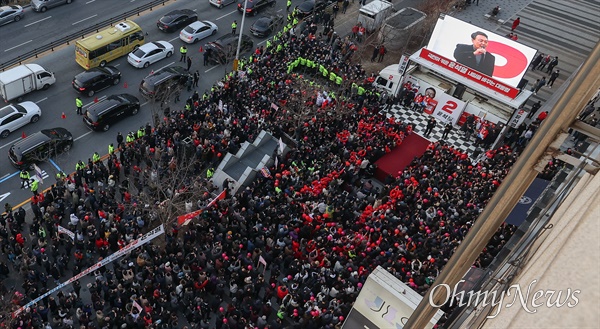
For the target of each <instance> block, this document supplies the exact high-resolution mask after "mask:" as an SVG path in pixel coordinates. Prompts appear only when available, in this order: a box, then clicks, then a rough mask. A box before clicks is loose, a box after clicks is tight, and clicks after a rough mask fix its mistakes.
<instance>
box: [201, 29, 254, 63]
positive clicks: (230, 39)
mask: <svg viewBox="0 0 600 329" xmlns="http://www.w3.org/2000/svg"><path fill="white" fill-rule="evenodd" d="M238 38H239V35H233V34H231V33H228V34H225V35H223V36H221V37H220V38H218V39H217V40H215V41H213V42H209V43H207V44H206V45H204V50H205V51H209V52H210V55H209V57H208V61H209V62H210V63H213V64H224V63H227V62H229V61H230V60H232V59H233V58H234V57H235V54H236V51H237V45H238ZM252 48H254V41H252V38H250V36H248V35H246V34H242V44H241V47H240V54H242V53H245V52H247V51H250V50H252Z"/></svg>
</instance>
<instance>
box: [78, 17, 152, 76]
mask: <svg viewBox="0 0 600 329" xmlns="http://www.w3.org/2000/svg"><path fill="white" fill-rule="evenodd" d="M143 44H144V32H142V29H141V28H140V26H139V25H137V24H136V23H134V22H133V21H129V20H126V21H123V22H121V23H119V24H117V25H115V26H112V27H109V28H107V29H104V30H102V31H100V32H98V33H96V34H94V35H91V36H89V37H87V38H84V39H81V40H79V41H77V43H76V44H75V60H76V61H77V63H79V65H81V66H82V67H83V68H84V69H86V70H89V69H91V68H92V67H96V66H102V67H103V66H105V65H106V63H108V62H110V61H112V60H115V59H117V58H119V57H121V56H125V55H127V54H129V52H131V51H132V50H133V49H135V48H137V47H139V46H140V45H143Z"/></svg>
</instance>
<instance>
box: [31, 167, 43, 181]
mask: <svg viewBox="0 0 600 329" xmlns="http://www.w3.org/2000/svg"><path fill="white" fill-rule="evenodd" d="M33 170H34V171H35V177H37V179H38V181H39V182H40V183H42V184H44V177H43V176H42V169H40V167H38V166H37V165H36V164H35V163H34V164H33Z"/></svg>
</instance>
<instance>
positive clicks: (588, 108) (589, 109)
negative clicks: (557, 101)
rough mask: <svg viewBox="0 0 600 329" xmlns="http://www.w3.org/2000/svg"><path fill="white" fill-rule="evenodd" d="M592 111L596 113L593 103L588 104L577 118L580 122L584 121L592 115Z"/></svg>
mask: <svg viewBox="0 0 600 329" xmlns="http://www.w3.org/2000/svg"><path fill="white" fill-rule="evenodd" d="M594 111H596V108H595V107H594V103H589V104H588V105H587V106H586V107H585V108H584V109H583V111H582V112H581V115H580V116H579V120H581V121H583V120H585V119H586V118H587V117H588V116H589V115H590V114H592V113H594Z"/></svg>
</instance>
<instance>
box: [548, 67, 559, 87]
mask: <svg viewBox="0 0 600 329" xmlns="http://www.w3.org/2000/svg"><path fill="white" fill-rule="evenodd" d="M559 74H560V70H556V71H554V72H552V74H551V75H550V79H549V80H548V88H552V86H553V85H554V80H556V79H557V78H558V75H559Z"/></svg>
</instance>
